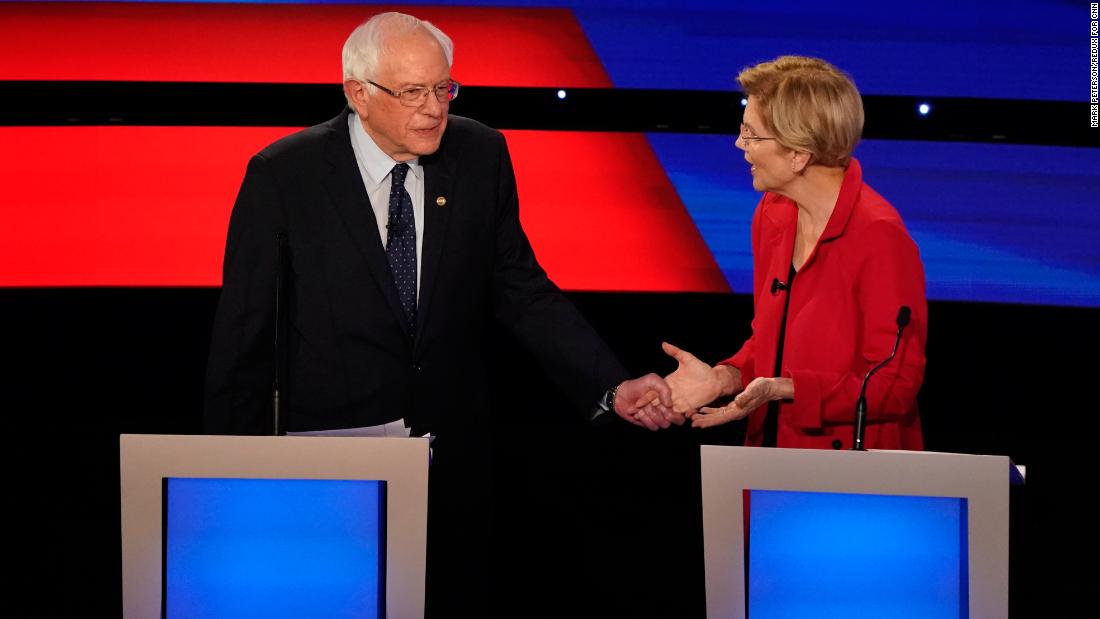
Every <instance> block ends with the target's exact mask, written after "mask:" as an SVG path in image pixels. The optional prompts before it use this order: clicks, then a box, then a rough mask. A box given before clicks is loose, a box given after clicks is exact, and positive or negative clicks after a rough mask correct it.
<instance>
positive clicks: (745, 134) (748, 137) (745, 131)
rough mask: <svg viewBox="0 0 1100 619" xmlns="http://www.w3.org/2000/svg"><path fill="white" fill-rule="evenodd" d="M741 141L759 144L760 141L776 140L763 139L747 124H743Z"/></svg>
mask: <svg viewBox="0 0 1100 619" xmlns="http://www.w3.org/2000/svg"><path fill="white" fill-rule="evenodd" d="M741 139H742V140H744V141H746V142H759V141H760V140H774V139H775V138H762V137H760V136H758V135H756V133H755V132H754V131H753V130H752V129H750V128H749V126H748V125H746V124H745V123H741Z"/></svg>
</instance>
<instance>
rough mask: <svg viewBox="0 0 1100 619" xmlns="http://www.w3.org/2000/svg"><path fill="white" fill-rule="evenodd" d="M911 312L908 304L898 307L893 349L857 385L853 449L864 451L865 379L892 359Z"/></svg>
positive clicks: (865, 420)
mask: <svg viewBox="0 0 1100 619" xmlns="http://www.w3.org/2000/svg"><path fill="white" fill-rule="evenodd" d="M911 314H912V311H911V310H910V309H909V306H908V305H902V306H901V307H900V308H899V309H898V318H897V323H898V336H897V338H896V339H895V340H894V349H893V350H891V351H890V356H889V357H886V359H884V360H883V361H882V363H879V364H878V365H876V366H875V367H873V368H871V370H870V371H869V372H867V375H866V376H864V377H863V384H862V385H860V386H859V399H858V400H856V427H855V436H854V438H853V439H852V450H853V451H866V450H865V449H864V448H863V434H864V431H865V430H866V429H867V428H866V426H867V381H868V380H870V379H871V376H872V375H873V374H874V373H875V372H877V371H879V370H881V369H882V368H883V366H885V365H886V364H887V363H890V360H891V359H893V358H894V355H896V354H897V353H898V344H900V343H901V332H902V331H904V330H905V327H906V326H908V325H909V317H910V315H911Z"/></svg>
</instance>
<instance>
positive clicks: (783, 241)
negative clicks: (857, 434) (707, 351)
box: [722, 159, 928, 450]
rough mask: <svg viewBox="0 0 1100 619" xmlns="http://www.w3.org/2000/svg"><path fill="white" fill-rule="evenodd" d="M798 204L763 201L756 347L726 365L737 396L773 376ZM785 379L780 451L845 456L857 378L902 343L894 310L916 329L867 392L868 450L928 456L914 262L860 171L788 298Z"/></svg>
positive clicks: (921, 308)
mask: <svg viewBox="0 0 1100 619" xmlns="http://www.w3.org/2000/svg"><path fill="white" fill-rule="evenodd" d="M797 215H798V210H797V206H795V204H794V202H793V201H791V200H789V199H787V198H785V197H783V196H779V195H776V194H772V193H765V194H764V197H763V198H761V200H760V204H759V205H758V206H757V209H756V213H755V214H754V216H753V222H752V254H753V299H754V301H753V303H754V312H755V316H754V318H753V322H752V337H750V338H749V340H748V341H747V342H745V344H744V346H742V347H741V350H740V351H738V352H737V354H735V355H734V356H732V357H730V358H729V359H727V360H725V361H723V362H722V363H727V364H729V365H732V366H734V367H737V368H738V369H740V370H741V375H742V377H743V380H744V384H746V385H747V384H748V383H749V382H750V381H751V380H753V379H754V378H756V377H758V376H771V375H772V371H773V370H774V369H775V357H776V346H777V340H778V339H779V327H780V324H779V323H780V320H782V317H783V304H784V301H785V299H784V295H785V294H788V293H786V292H782V291H778V292H777V293H776V294H773V293H772V290H771V283H772V281H773V279H775V278H778V279H779V280H780V281H786V280H787V276H788V274H789V271H790V268H791V259H792V255H793V253H794V235H795V223H796V220H797ZM789 294H790V295H791V299H790V309H789V313H788V316H787V332H786V343H785V347H784V352H783V366H782V375H783V376H785V377H787V378H790V379H792V380H793V381H794V399H793V400H787V401H783V402H781V403H780V406H779V433H778V437H777V444H778V446H779V447H804V448H820V449H830V448H831V449H840V448H848V447H850V446H851V444H852V428H853V423H854V415H855V407H856V399H857V398H858V396H859V386H860V383H861V382H862V381H863V376H864V375H865V374H866V373H867V371H868V370H869V369H871V368H872V367H874V365H876V364H877V363H879V362H880V361H882V360H883V359H885V358H886V357H887V356H888V355H889V354H890V350H891V348H892V347H893V345H894V339H895V337H896V335H897V323H896V320H897V315H898V309H899V308H900V307H901V306H902V305H907V306H909V307H910V308H911V310H912V318H911V320H910V323H909V326H908V327H906V329H905V332H904V336H903V337H902V340H901V344H900V345H899V346H898V353H897V356H896V357H894V359H893V361H891V362H890V363H889V364H888V365H887V366H886V367H884V368H882V369H881V370H879V371H878V372H877V373H876V374H875V375H874V377H872V378H871V380H870V382H869V383H868V387H867V411H868V426H867V430H866V436H865V444H866V446H867V447H869V448H878V449H914V450H919V449H922V447H923V442H922V440H921V429H920V417H919V414H918V411H917V401H916V396H917V391H918V390H919V389H920V385H921V381H922V380H923V379H924V362H925V361H924V344H925V339H926V336H927V332H928V307H927V303H926V301H925V293H924V269H923V267H922V265H921V260H920V253H919V251H918V249H917V246H916V244H915V243H914V242H913V239H911V238H910V237H909V233H908V232H907V231H906V230H905V225H904V224H903V223H902V221H901V217H900V216H899V215H898V212H897V211H896V210H894V207H892V206H890V204H889V203H888V202H887V201H886V200H885V199H883V198H882V196H880V195H879V194H878V193H876V192H875V191H874V190H873V189H871V188H870V187H869V186H867V185H865V184H864V183H863V174H862V171H861V169H860V166H859V162H858V161H856V160H855V159H852V161H851V163H850V164H849V166H848V169H847V171H846V172H845V174H844V182H843V184H842V185H841V188H840V196H839V197H838V198H837V204H836V208H835V209H834V210H833V214H832V215H831V216H830V217H829V223H828V224H827V225H826V227H825V231H824V233H823V234H822V235H821V238H820V239H819V240H818V242H817V246H816V247H815V248H814V249H813V251H812V252H811V253H810V256H809V258H807V260H806V262H805V264H803V265H802V268H801V269H800V270H799V271H798V274H797V275H796V276H795V278H794V281H793V283H792V286H791V290H790V292H789ZM766 412H767V406H761V407H760V408H758V409H756V410H755V411H753V412H752V413H750V415H749V418H748V424H749V425H748V432H747V434H746V436H745V443H746V444H747V445H759V444H761V442H762V440H763V433H764V416H765V414H766Z"/></svg>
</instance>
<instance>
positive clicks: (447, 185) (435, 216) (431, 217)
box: [416, 135, 459, 340]
mask: <svg viewBox="0 0 1100 619" xmlns="http://www.w3.org/2000/svg"><path fill="white" fill-rule="evenodd" d="M446 142H447V136H446V135H444V137H443V144H441V145H440V147H439V150H438V151H436V152H435V154H433V155H430V156H426V157H421V158H420V164H421V165H422V166H424V245H423V248H422V251H421V267H420V299H419V301H418V303H417V324H416V331H417V333H422V332H423V329H424V324H425V320H426V318H427V316H428V312H430V311H431V303H432V297H433V292H434V290H435V284H436V280H437V277H438V275H439V263H440V256H441V255H442V252H443V240H444V239H445V238H446V236H447V222H448V220H449V219H450V213H451V210H453V209H454V208H457V207H458V206H459V205H458V204H457V200H456V199H455V196H453V195H452V192H451V189H452V183H453V180H454V167H455V161H454V158H453V157H451V156H449V155H448V150H447V148H446ZM417 339H418V340H419V338H417Z"/></svg>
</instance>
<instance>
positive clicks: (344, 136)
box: [325, 111, 426, 323]
mask: <svg viewBox="0 0 1100 619" xmlns="http://www.w3.org/2000/svg"><path fill="white" fill-rule="evenodd" d="M348 113H349V112H347V111H345V113H344V114H341V115H340V116H338V117H337V118H335V119H333V120H332V121H330V122H329V123H328V129H329V134H328V136H327V138H328V139H327V146H326V152H325V156H326V158H327V159H328V162H329V164H331V166H332V169H331V172H330V174H329V177H328V179H327V180H326V183H325V186H326V189H327V190H328V194H329V198H330V199H331V200H332V202H333V204H335V205H336V210H337V212H339V213H340V217H341V218H342V219H343V220H344V225H345V226H347V230H348V234H349V235H350V236H351V238H352V242H353V243H354V244H355V247H356V249H358V250H359V253H360V254H361V255H362V256H363V260H365V261H366V263H367V267H368V269H369V271H370V273H371V276H372V277H373V278H374V280H375V283H376V284H377V285H378V289H379V290H380V291H381V293H382V296H384V297H385V298H386V303H387V304H388V305H389V306H390V311H392V312H393V314H394V316H395V317H396V318H397V319H398V320H400V321H401V322H402V323H404V320H405V318H404V316H405V315H404V313H403V312H402V310H401V301H400V299H399V298H398V296H397V286H396V285H395V284H394V283H393V275H392V274H391V273H390V264H389V261H388V260H387V259H386V250H385V249H384V248H383V247H382V239H381V238H380V237H379V236H378V225H377V223H376V221H375V218H374V211H373V209H372V208H371V204H370V198H369V197H368V196H367V190H366V188H365V187H363V177H362V175H361V174H360V172H359V164H357V163H356V162H355V151H353V150H352V148H351V136H350V135H349V133H348V119H347V114H348ZM425 241H426V239H425Z"/></svg>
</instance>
